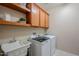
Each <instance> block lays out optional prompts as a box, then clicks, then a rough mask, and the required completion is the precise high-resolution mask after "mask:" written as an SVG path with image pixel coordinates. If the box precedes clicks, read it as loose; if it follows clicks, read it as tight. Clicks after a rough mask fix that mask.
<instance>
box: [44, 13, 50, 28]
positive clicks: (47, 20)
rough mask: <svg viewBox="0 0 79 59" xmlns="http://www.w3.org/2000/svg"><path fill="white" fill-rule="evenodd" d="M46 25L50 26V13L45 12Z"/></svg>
mask: <svg viewBox="0 0 79 59" xmlns="http://www.w3.org/2000/svg"><path fill="white" fill-rule="evenodd" d="M45 18H46V19H45V27H48V26H49V15H48V14H45Z"/></svg>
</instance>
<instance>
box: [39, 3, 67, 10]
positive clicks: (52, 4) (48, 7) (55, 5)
mask: <svg viewBox="0 0 79 59" xmlns="http://www.w3.org/2000/svg"><path fill="white" fill-rule="evenodd" d="M40 5H42V6H43V7H44V8H45V9H46V10H48V9H49V10H50V9H51V8H55V7H58V6H61V5H66V3H40Z"/></svg>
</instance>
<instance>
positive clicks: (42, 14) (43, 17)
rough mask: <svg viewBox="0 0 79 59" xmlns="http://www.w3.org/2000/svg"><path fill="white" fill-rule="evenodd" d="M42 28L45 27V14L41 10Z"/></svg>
mask: <svg viewBox="0 0 79 59" xmlns="http://www.w3.org/2000/svg"><path fill="white" fill-rule="evenodd" d="M40 26H41V27H45V12H44V11H43V10H41V9H40Z"/></svg>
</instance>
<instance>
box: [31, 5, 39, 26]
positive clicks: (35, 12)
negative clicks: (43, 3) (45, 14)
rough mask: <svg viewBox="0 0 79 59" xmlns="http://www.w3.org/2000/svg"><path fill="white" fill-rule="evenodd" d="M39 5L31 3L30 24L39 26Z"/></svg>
mask: <svg viewBox="0 0 79 59" xmlns="http://www.w3.org/2000/svg"><path fill="white" fill-rule="evenodd" d="M39 11H40V9H39V7H38V6H36V5H35V4H32V8H31V24H32V26H39V19H40V17H39Z"/></svg>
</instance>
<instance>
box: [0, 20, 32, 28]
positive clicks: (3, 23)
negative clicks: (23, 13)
mask: <svg viewBox="0 0 79 59" xmlns="http://www.w3.org/2000/svg"><path fill="white" fill-rule="evenodd" d="M0 25H15V26H27V27H28V26H31V25H30V24H24V23H18V22H11V21H6V20H1V19H0Z"/></svg>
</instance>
